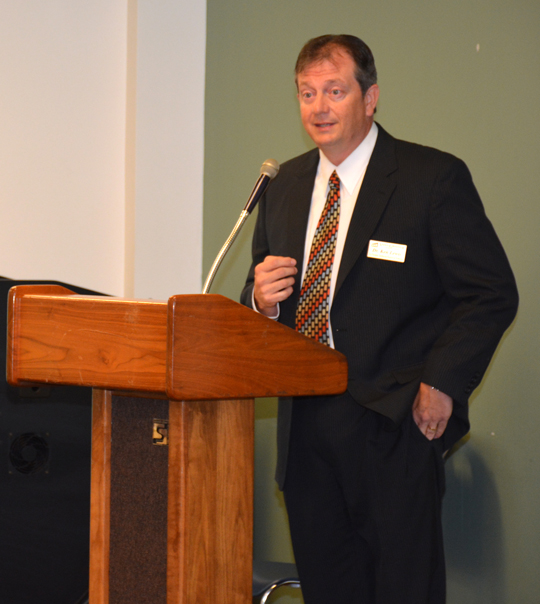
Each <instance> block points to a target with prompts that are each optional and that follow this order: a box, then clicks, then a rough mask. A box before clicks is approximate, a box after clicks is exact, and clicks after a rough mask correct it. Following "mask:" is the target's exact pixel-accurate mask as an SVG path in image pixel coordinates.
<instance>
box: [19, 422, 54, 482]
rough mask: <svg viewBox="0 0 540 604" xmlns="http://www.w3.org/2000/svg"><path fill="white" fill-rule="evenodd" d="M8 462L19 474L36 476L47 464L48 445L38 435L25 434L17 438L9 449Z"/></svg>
mask: <svg viewBox="0 0 540 604" xmlns="http://www.w3.org/2000/svg"><path fill="white" fill-rule="evenodd" d="M9 460H10V462H11V465H12V466H13V468H14V469H15V470H16V471H17V472H20V473H21V474H27V475H30V474H37V473H38V472H42V471H44V470H46V468H47V467H48V463H49V444H48V443H47V441H46V440H45V439H44V438H43V437H42V436H39V434H35V433H32V432H27V433H26V434H21V435H20V436H17V437H16V438H15V439H14V440H13V441H12V443H11V446H10V448H9Z"/></svg>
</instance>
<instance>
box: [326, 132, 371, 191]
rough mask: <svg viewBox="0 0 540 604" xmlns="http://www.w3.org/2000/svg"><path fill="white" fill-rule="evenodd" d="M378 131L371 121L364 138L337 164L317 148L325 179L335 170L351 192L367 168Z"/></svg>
mask: <svg viewBox="0 0 540 604" xmlns="http://www.w3.org/2000/svg"><path fill="white" fill-rule="evenodd" d="M378 132H379V130H378V128H377V124H376V123H375V122H373V124H371V128H370V130H369V132H368V133H367V135H366V137H365V138H364V140H363V141H362V142H361V143H360V144H359V145H358V147H356V149H355V150H354V151H353V152H352V153H351V154H350V155H349V157H347V158H346V159H345V160H343V161H342V162H341V163H340V164H339V166H334V164H333V163H332V162H331V161H330V160H329V159H328V158H327V157H326V155H325V154H324V153H323V152H322V151H321V150H320V149H319V157H320V162H319V172H320V174H321V175H322V176H324V178H325V180H328V179H329V178H330V175H331V174H332V172H333V171H334V170H335V171H336V172H337V175H338V176H339V180H340V181H341V184H342V185H343V186H344V187H345V188H346V189H347V192H348V193H349V194H352V193H353V191H354V189H355V187H356V185H357V184H358V180H359V179H360V178H361V177H362V176H363V174H364V172H365V170H366V168H367V165H368V163H369V160H370V158H371V154H372V153H373V149H374V148H375V143H376V142H377V134H378Z"/></svg>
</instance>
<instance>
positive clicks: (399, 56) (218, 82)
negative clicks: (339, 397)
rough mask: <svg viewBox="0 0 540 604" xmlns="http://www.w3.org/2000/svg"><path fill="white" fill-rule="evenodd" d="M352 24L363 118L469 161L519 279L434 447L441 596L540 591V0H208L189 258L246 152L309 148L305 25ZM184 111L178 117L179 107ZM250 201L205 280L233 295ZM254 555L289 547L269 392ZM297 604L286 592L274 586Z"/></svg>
mask: <svg viewBox="0 0 540 604" xmlns="http://www.w3.org/2000/svg"><path fill="white" fill-rule="evenodd" d="M323 33H352V34H356V35H358V36H360V37H361V38H363V39H364V40H365V41H366V42H367V43H368V44H369V45H370V46H371V49H372V50H373V52H374V55H375V59H376V63H377V67H378V71H379V84H380V87H381V99H380V103H379V110H378V114H377V115H378V120H379V121H380V122H381V124H383V125H384V127H385V128H386V129H387V130H388V131H389V132H391V133H392V134H393V135H394V136H397V137H399V138H404V139H408V140H413V141H415V142H419V143H423V144H426V145H431V146H435V147H438V148H441V149H444V150H446V151H450V152H452V153H454V154H455V155H458V156H459V157H461V158H462V159H464V160H465V161H466V162H467V164H468V165H469V167H470V169H471V172H472V174H473V177H474V179H475V182H476V185H477V187H478V189H479V191H480V194H481V196H482V198H483V200H484V203H485V206H486V210H487V212H488V215H489V216H490V218H491V220H492V221H493V223H494V225H495V228H496V229H497V232H498V233H499V236H500V238H501V240H502V242H503V244H504V246H505V248H506V250H507V253H508V256H509V258H510V261H511V263H512V266H513V268H514V270H515V273H516V277H517V280H518V285H519V289H520V294H521V307H520V311H519V314H518V318H517V320H516V322H515V323H514V325H513V326H512V328H511V329H510V330H509V332H508V333H507V335H506V337H505V339H504V341H503V343H502V345H501V347H500V348H499V351H498V353H497V355H496V357H495V359H494V361H493V362H492V364H491V367H490V370H489V372H488V375H487V377H486V379H485V380H484V382H483V384H482V385H481V387H480V388H479V389H478V390H477V391H476V393H475V395H474V397H473V400H472V408H471V419H472V432H471V436H470V438H469V439H468V440H467V441H466V442H465V443H464V444H463V446H462V447H461V448H460V449H459V450H458V451H457V452H456V453H455V454H454V455H453V456H452V457H451V458H450V460H449V461H448V462H447V495H446V499H445V529H446V549H447V562H448V571H449V572H448V575H449V587H448V593H449V598H448V601H449V604H469V603H470V604H478V603H479V602H490V603H495V604H499V603H500V604H502V603H510V604H513V603H514V602H519V603H520V604H528V603H530V604H533V603H535V604H536V603H537V602H538V601H540V572H539V571H538V568H539V567H540V555H539V554H540V545H539V536H540V471H539V466H540V463H539V461H538V450H539V440H540V439H539V437H538V428H539V426H540V394H539V392H540V380H539V373H540V372H539V367H538V366H539V357H540V344H539V342H540V329H539V324H540V321H539V320H538V310H539V309H538V299H539V295H540V287H539V285H538V283H539V278H540V277H539V275H540V251H539V245H540V243H539V237H538V230H539V226H540V204H539V203H538V197H539V196H538V191H540V143H539V141H540V127H539V125H538V99H539V98H540V60H539V57H540V53H539V50H538V38H539V35H540V3H539V2H538V0H534V1H533V0H529V1H526V0H513V1H510V0H507V1H503V0H493V1H489V0H461V1H457V0H454V1H443V0H431V1H428V0H409V1H408V2H406V3H405V2H400V1H399V0H381V1H379V2H364V1H359V0H355V1H353V0H334V2H332V3H330V2H328V1H325V2H323V1H321V0H312V1H299V0H275V1H274V2H262V1H261V0H250V1H247V0H227V1H224V0H208V42H207V80H206V140H205V146H206V151H205V182H204V185H205V207H204V252H203V253H204V267H205V269H204V270H205V272H206V271H207V270H208V268H209V266H210V264H211V263H212V260H213V258H214V257H215V255H216V253H217V252H218V250H219V248H220V247H221V244H222V242H223V241H224V240H225V238H226V237H227V236H228V234H229V232H230V230H231V228H232V226H233V224H234V223H235V221H236V219H237V217H238V215H239V213H240V211H241V209H242V207H243V205H244V203H245V200H246V198H247V196H248V194H249V192H250V191H251V187H252V186H253V184H254V181H255V179H256V177H257V175H258V171H259V168H260V165H261V163H262V161H263V160H264V159H266V158H267V157H275V158H276V159H277V160H278V161H285V160H286V159H288V158H290V157H292V156H294V155H297V154H298V153H302V152H304V151H306V150H307V149H308V148H310V147H311V145H310V141H309V139H307V137H306V136H305V135H304V133H303V131H302V128H301V124H300V120H299V117H298V110H297V107H296V98H295V89H294V84H293V76H292V70H293V66H294V62H295V59H296V55H297V53H298V51H299V49H300V47H301V46H302V44H303V43H304V42H305V41H306V40H307V39H309V38H311V37H313V36H316V35H320V34H323ZM186 117H187V119H189V116H186ZM254 218H255V217H254V216H253V217H252V218H251V219H250V223H249V224H248V225H247V226H246V227H245V229H244V231H243V233H242V234H241V236H240V238H239V239H238V241H237V242H236V244H235V247H234V248H233V250H232V251H231V252H230V254H229V256H228V258H227V260H226V261H225V263H224V265H223V266H222V269H221V272H220V273H219V275H218V277H217V278H216V281H215V282H214V286H213V289H212V291H213V292H216V293H222V294H224V295H227V296H229V297H231V298H233V299H238V295H239V292H240V290H241V287H242V284H243V280H244V278H245V274H246V272H247V269H248V266H249V261H250V259H249V256H250V239H251V232H252V226H253V222H254ZM256 416H257V420H256V439H257V445H256V450H257V451H256V455H257V458H256V496H255V514H256V517H255V555H256V556H257V557H261V558H266V559H274V560H285V561H286V560H290V559H291V556H292V553H291V549H290V544H289V539H288V534H287V527H286V515H285V512H284V507H283V503H282V500H281V498H280V496H279V493H278V492H277V489H276V487H275V486H274V483H273V480H272V475H273V464H274V459H275V447H274V434H275V423H276V421H275V417H276V409H275V401H272V400H262V401H258V402H257V413H256ZM274 601H275V602H280V603H282V604H285V603H286V602H291V603H293V602H294V603H296V604H299V603H300V602H301V599H300V597H299V596H298V595H295V594H294V592H290V593H289V594H287V595H285V596H284V597H278V598H276V599H275V600H274Z"/></svg>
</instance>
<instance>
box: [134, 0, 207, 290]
mask: <svg viewBox="0 0 540 604" xmlns="http://www.w3.org/2000/svg"><path fill="white" fill-rule="evenodd" d="M137 23H138V34H137V85H136V89H137V108H136V180H135V241H136V245H135V257H134V294H135V296H136V297H139V298H157V299H166V298H168V297H169V296H171V295H173V294H183V293H199V292H200V290H201V271H202V196H203V161H204V157H203V153H204V147H203V142H204V141H203V129H204V77H205V48H206V35H205V31H206V3H205V1H204V0H199V1H192V2H189V1H187V0H182V1H179V0H160V2H152V1H151V0H139V2H138V18H137Z"/></svg>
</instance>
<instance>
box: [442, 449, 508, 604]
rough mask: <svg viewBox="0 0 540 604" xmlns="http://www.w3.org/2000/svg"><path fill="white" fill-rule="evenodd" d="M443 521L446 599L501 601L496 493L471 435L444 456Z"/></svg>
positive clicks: (469, 603)
mask: <svg viewBox="0 0 540 604" xmlns="http://www.w3.org/2000/svg"><path fill="white" fill-rule="evenodd" d="M443 525H444V537H445V550H446V566H447V575H448V604H477V603H478V602H490V603H491V604H504V603H505V602H506V598H505V595H506V585H505V576H504V552H503V527H502V520H501V509H500V502H499V496H498V493H497V490H496V485H495V481H494V479H493V474H492V472H491V471H490V469H489V467H488V465H487V464H486V463H485V461H484V460H483V458H482V456H481V455H480V453H479V452H478V450H476V449H475V447H474V442H473V439H471V440H469V441H468V442H466V443H464V444H463V446H461V447H460V448H459V450H458V451H456V452H455V453H454V454H453V455H452V456H451V457H450V458H449V459H448V461H447V462H446V495H445V499H444V505H443Z"/></svg>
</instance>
